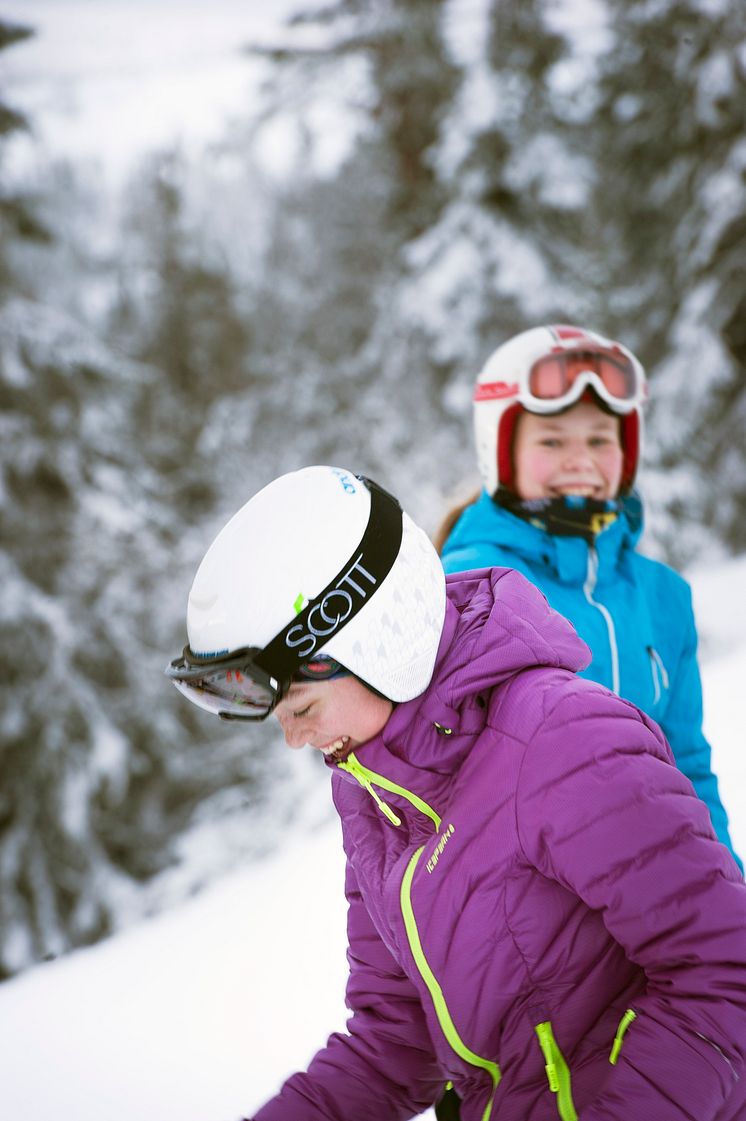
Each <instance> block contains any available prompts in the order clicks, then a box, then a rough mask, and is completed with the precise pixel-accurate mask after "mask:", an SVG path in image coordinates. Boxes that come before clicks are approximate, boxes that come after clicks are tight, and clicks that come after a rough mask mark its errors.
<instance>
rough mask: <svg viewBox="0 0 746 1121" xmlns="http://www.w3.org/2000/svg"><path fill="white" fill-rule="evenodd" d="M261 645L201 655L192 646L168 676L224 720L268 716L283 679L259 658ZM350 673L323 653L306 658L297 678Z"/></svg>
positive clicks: (329, 677) (320, 678)
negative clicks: (229, 651)
mask: <svg viewBox="0 0 746 1121" xmlns="http://www.w3.org/2000/svg"><path fill="white" fill-rule="evenodd" d="M259 654H261V650H260V649H259V647H244V648H243V649H241V650H235V651H233V652H232V653H231V654H227V655H225V657H218V658H210V659H206V658H200V657H199V655H197V654H194V653H193V652H192V650H190V648H189V647H188V646H185V647H184V651H183V653H182V656H181V657H180V658H176V659H174V661H173V662H171V664H170V665H169V666H168V668H167V669H166V676H167V677H168V678H169V679H170V680H171V681H172V682H173V684H174V685H175V686H176V688H177V689H178V690H179V692H180V693H182V694H183V695H184V696H185V697H187V699H188V700H190V701H192V703H193V704H196V705H198V706H199V707H200V708H203V709H205V710H206V711H207V712H212V713H214V714H215V715H217V716H222V717H223V719H224V720H264V719H266V717H267V716H269V714H270V713H271V712H272V709H273V708H274V707H275V705H276V704H277V702H278V701H279V699H280V689H279V682H278V681H277V679H276V678H274V677H272V675H271V674H269V673H267V671H266V670H264V669H262V667H261V666H260V665H258V664H257V662H256V657H257V655H259ZM347 674H349V670H347V669H345V667H344V666H342V665H341V664H340V663H339V662H337V661H336V660H335V659H334V658H330V657H328V656H327V655H325V654H320V655H318V657H316V658H313V659H312V660H311V661H309V662H304V663H303V664H302V665H301V666H299V667H298V669H297V671H296V673H295V674H294V675H293V678H292V680H293V681H331V680H332V679H333V678H338V677H344V676H346V675H347Z"/></svg>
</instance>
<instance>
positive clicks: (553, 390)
mask: <svg viewBox="0 0 746 1121" xmlns="http://www.w3.org/2000/svg"><path fill="white" fill-rule="evenodd" d="M586 389H593V390H594V392H595V393H597V394H598V396H599V397H600V399H601V400H602V401H604V402H605V403H606V404H607V405H608V407H609V408H610V409H611V410H612V412H615V413H621V414H626V413H631V412H632V411H633V410H634V409H636V408H638V407H639V406H640V405H641V404H642V403H643V401H644V400H645V376H644V374H643V371H642V367H641V366H640V364H639V363H638V362H637V361H636V359H634V358H632V357H631V356H630V355H629V354H627V353H625V351H623V350H622V349H621V348H617V347H609V348H605V347H598V348H593V349H583V350H557V351H555V352H550V353H549V354H545V355H543V356H542V357H541V358H539V359H537V361H536V362H534V363H533V365H532V366H531V367H530V368H529V369H528V370H527V371H522V373H521V376H520V377H519V379H518V381H517V382H513V383H506V382H483V383H481V384H478V385H477V386H476V389H475V392H474V400H475V401H494V400H497V399H499V398H503V397H513V396H517V397H518V400H519V401H520V403H521V404H522V405H523V406H524V407H525V408H527V409H529V410H530V411H531V412H536V413H556V412H560V411H561V410H562V409H565V408H568V407H569V406H570V405H573V404H575V402H576V401H578V400H579V399H580V397H581V396H582V395H583V393H584V392H585V391H586Z"/></svg>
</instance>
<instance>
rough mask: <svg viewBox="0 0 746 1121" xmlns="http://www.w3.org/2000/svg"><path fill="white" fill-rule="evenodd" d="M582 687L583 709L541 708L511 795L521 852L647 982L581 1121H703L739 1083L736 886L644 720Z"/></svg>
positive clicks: (741, 1037) (742, 1045)
mask: <svg viewBox="0 0 746 1121" xmlns="http://www.w3.org/2000/svg"><path fill="white" fill-rule="evenodd" d="M586 696H587V698H588V700H587V702H586V703H584V706H583V716H582V718H580V717H578V716H577V712H578V708H579V706H578V704H577V699H576V701H575V702H574V705H572V703H571V702H567V701H566V702H565V703H564V704H561V705H560V706H558V707H556V708H555V710H554V711H553V712H551V713H550V714H549V715H548V716H545V720H544V723H543V725H542V727H541V729H540V731H539V734H538V735H537V737H536V738H535V739H534V741H533V742H532V743H531V744H530V746H529V747H528V748H527V750H526V755H525V758H524V764H523V768H522V773H521V778H520V782H519V785H518V799H517V814H518V827H519V833H520V836H521V842H522V845H523V848H524V852H525V853H526V856H527V857H528V859H529V860H531V862H532V863H534V864H535V866H536V867H538V868H539V870H540V871H542V872H543V874H545V875H546V876H548V877H551V878H552V879H554V880H556V881H558V882H559V883H561V884H562V885H564V886H565V887H566V888H567V889H568V890H569V891H571V892H573V893H575V894H577V895H578V896H579V897H580V898H581V899H582V900H584V901H585V903H587V905H588V906H589V907H591V908H593V909H594V910H597V911H598V912H599V913H600V914H601V915H602V917H603V921H604V923H605V925H606V927H607V929H608V931H609V933H610V934H611V936H612V937H613V938H614V939H615V940H616V941H617V942H618V943H619V944H620V945H621V946H622V947H623V948H624V950H625V951H626V953H627V956H628V957H629V958H630V959H631V960H632V961H634V962H636V963H637V964H639V965H640V966H641V967H642V969H643V970H644V972H645V974H646V977H647V988H646V991H645V992H644V994H642V996H641V997H640V998H639V999H638V1000H636V1001H635V1004H634V1008H635V1011H636V1012H637V1019H636V1020H635V1022H634V1024H633V1025H632V1027H631V1028H630V1029H629V1031H628V1033H627V1036H626V1037H625V1042H624V1046H623V1049H622V1052H621V1057H620V1059H619V1062H618V1065H616V1066H614V1067H611V1066H610V1067H609V1077H608V1079H607V1081H606V1084H605V1088H604V1090H603V1092H602V1093H601V1095H600V1096H599V1097H598V1098H597V1099H596V1100H595V1101H594V1102H593V1103H592V1104H591V1105H590V1106H586V1107H585V1108H584V1109H583V1110H582V1113H581V1116H580V1121H629V1118H630V1117H638V1118H642V1117H645V1118H648V1117H650V1118H655V1119H656V1121H682V1119H684V1118H687V1119H689V1118H691V1119H692V1121H712V1119H713V1118H716V1117H717V1115H718V1113H719V1111H720V1110H721V1109H722V1108H723V1106H724V1103H725V1102H726V1101H727V1099H728V1098H729V1097H730V1095H732V1094H733V1095H734V1098H735V1097H738V1095H739V1094H740V1093H741V1092H742V1091H741V1087H743V1085H744V1082H743V1080H744V1078H746V885H744V883H743V881H742V879H741V878H740V876H739V874H738V870H737V868H736V866H735V864H734V863H733V861H732V859H731V857H730V855H729V854H728V853H727V852H726V850H725V849H724V848H723V847H722V846H721V845H718V844H717V843H716V842H715V840H714V837H713V834H712V830H711V828H710V823H709V819H708V816H707V811H706V808H705V806H704V805H703V804H702V803H701V802H700V800H699V799H698V798H696V797H695V795H694V793H693V791H692V788H691V785H690V783H689V782H688V780H687V779H686V778H685V777H684V776H683V775H682V774H681V773H680V772H679V771H678V770H677V769H676V768H675V767H674V766H673V765H672V764H671V763H670V762H668V761H667V752H666V748H665V744H664V741H663V739H662V736H661V734H660V732H659V730H658V729H657V728H656V726H655V725H653V724H652V722H648V721H647V720H646V719H645V718H643V717H642V716H641V714H639V713H638V711H637V710H636V709H634V708H633V707H632V706H631V705H627V704H626V703H625V702H623V701H621V700H619V699H618V698H612V697H610V696H609V694H605V693H603V692H602V691H600V690H598V691H597V692H595V693H594V692H591V693H588V694H586ZM563 709H564V710H565V717H567V714H568V713H569V712H570V710H572V713H574V716H571V717H569V718H563V712H562V710H563ZM739 1080H740V1086H739ZM739 1116H740V1114H739Z"/></svg>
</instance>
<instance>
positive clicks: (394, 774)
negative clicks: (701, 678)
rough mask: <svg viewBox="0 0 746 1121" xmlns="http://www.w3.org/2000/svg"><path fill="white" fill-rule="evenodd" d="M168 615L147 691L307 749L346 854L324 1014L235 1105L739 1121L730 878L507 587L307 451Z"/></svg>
mask: <svg viewBox="0 0 746 1121" xmlns="http://www.w3.org/2000/svg"><path fill="white" fill-rule="evenodd" d="M187 629H188V638H189V643H188V645H187V646H186V647H185V649H184V651H183V654H182V656H181V657H180V658H178V659H176V660H175V661H174V662H172V664H171V666H170V667H169V669H168V671H167V672H168V675H169V677H170V678H171V680H172V681H173V683H174V684H175V685H176V686H177V688H178V689H179V690H180V691H182V692H183V693H184V694H185V695H186V696H187V697H188V698H189V699H190V700H192V701H194V702H195V703H196V704H198V705H200V706H201V707H203V708H205V709H207V710H208V711H210V712H213V713H216V714H218V715H220V716H222V717H224V718H226V719H239V720H240V719H244V720H263V719H265V718H266V717H267V716H268V715H269V714H270V713H274V715H275V716H276V718H277V719H278V721H279V722H280V725H281V727H282V730H283V732H284V734H285V738H286V740H287V743H288V745H289V746H290V747H301V746H303V745H304V744H308V745H310V746H311V747H313V748H315V749H317V750H318V751H320V752H321V753H322V755H323V756H324V759H325V763H326V765H327V767H328V768H329V771H330V776H331V785H332V794H333V798H334V802H335V805H336V807H337V810H338V812H339V815H340V818H341V821H342V830H343V839H344V846H345V851H346V854H347V883H346V891H347V898H348V900H349V918H348V935H349V949H348V959H349V963H350V975H349V983H348V988H347V1003H348V1005H349V1008H350V1011H351V1016H350V1019H349V1021H348V1024H347V1030H346V1032H344V1033H336V1034H334V1035H332V1036H331V1037H330V1038H329V1040H328V1042H327V1044H326V1046H325V1047H323V1048H322V1050H321V1051H319V1052H318V1054H317V1055H316V1056H315V1058H314V1059H313V1060H312V1062H311V1064H310V1066H309V1069H308V1070H307V1071H306V1072H305V1073H299V1074H296V1075H294V1076H292V1077H291V1078H290V1079H288V1081H287V1082H286V1083H285V1085H284V1086H283V1087H282V1088H281V1089H280V1090H279V1092H278V1093H277V1095H276V1097H274V1098H273V1099H272V1100H271V1101H269V1102H268V1103H266V1104H265V1105H264V1106H263V1107H262V1108H261V1109H259V1111H258V1112H257V1113H256V1114H255V1121H380V1119H381V1118H386V1119H387V1121H404V1119H405V1118H410V1117H413V1116H415V1115H416V1114H418V1113H421V1112H422V1111H424V1110H426V1109H427V1108H428V1107H429V1106H430V1105H432V1104H433V1103H434V1102H435V1101H437V1100H438V1099H439V1098H440V1096H441V1094H442V1092H443V1088H444V1085H445V1084H451V1083H452V1084H453V1085H454V1086H455V1088H456V1090H457V1091H458V1094H459V1096H460V1098H461V1117H462V1118H463V1121H488V1119H489V1118H493V1119H494V1121H555V1119H557V1118H560V1119H561V1121H572V1119H576V1118H579V1119H580V1121H602V1119H603V1121H630V1119H634V1121H715V1119H717V1121H736V1119H738V1121H746V1077H745V1075H746V1069H745V1068H746V1063H745V1059H746V885H744V883H743V881H742V879H741V877H740V875H739V872H738V869H737V867H736V865H735V863H734V862H733V859H732V857H731V856H730V854H729V853H728V851H727V850H726V849H725V848H724V847H723V846H722V845H720V844H718V843H717V841H716V839H715V836H714V833H713V831H712V826H711V824H710V820H709V815H708V813H707V808H706V807H705V806H704V804H703V803H702V802H701V801H700V800H699V799H698V798H697V797H696V796H695V794H694V791H693V788H692V786H691V784H690V782H689V780H688V779H687V778H686V777H685V776H684V775H683V774H682V773H681V772H680V771H679V770H677V768H676V767H675V766H674V765H673V760H672V756H671V752H670V750H669V747H668V745H667V743H666V741H665V739H664V737H663V735H662V733H661V731H660V729H659V728H658V727H657V725H655V724H654V723H653V722H652V721H651V720H650V719H649V718H648V717H646V716H645V715H644V714H643V713H642V712H640V710H638V709H637V708H635V707H634V706H633V705H632V704H630V703H629V702H627V701H625V700H622V699H621V698H620V697H618V696H616V695H614V694H613V693H611V692H609V691H607V690H606V689H605V688H603V687H602V686H600V685H598V684H596V683H595V682H592V681H589V680H587V679H584V678H581V677H579V676H578V675H577V671H578V670H579V669H581V668H582V667H583V666H585V665H586V664H587V662H588V659H589V652H588V649H587V647H586V646H585V644H584V643H583V642H582V641H581V640H580V639H579V638H578V637H577V635H576V633H575V631H574V630H573V628H572V627H571V625H570V624H569V623H568V622H567V621H566V620H565V619H564V618H563V617H562V616H560V615H558V614H557V613H556V612H554V611H553V610H552V609H551V608H550V607H549V606H548V604H547V602H546V600H545V599H544V597H543V596H542V595H541V593H539V592H538V591H537V590H536V589H535V588H534V587H533V585H531V584H530V583H529V582H528V581H527V580H526V579H525V578H524V577H523V576H521V575H520V574H519V573H517V572H515V571H513V570H509V569H501V568H493V569H481V570H477V571H471V572H468V573H466V574H462V575H454V576H449V577H447V578H446V577H444V575H443V572H442V569H441V565H440V561H439V559H438V556H437V554H436V552H435V550H434V548H433V547H432V545H431V544H430V542H429V541H428V539H427V537H426V535H425V534H424V532H423V531H422V530H420V529H419V528H418V527H417V526H416V525H415V524H414V523H413V522H412V521H411V519H410V518H409V517H408V516H407V515H406V514H405V513H403V512H402V510H401V509H400V507H399V505H398V503H397V502H396V500H395V499H393V498H392V497H391V496H390V495H388V494H387V493H386V492H385V491H382V490H381V489H380V488H379V487H377V486H376V485H375V484H373V483H371V482H370V481H369V480H365V479H361V478H359V477H356V476H355V475H354V474H352V473H351V472H349V471H346V470H343V469H340V468H332V467H309V468H306V469H304V470H302V471H298V472H295V473H292V474H290V475H285V476H282V477H281V478H280V479H277V480H275V482H273V483H271V484H270V485H269V486H268V487H265V489H264V490H262V491H260V492H259V494H257V495H256V496H255V497H254V498H252V499H251V501H249V502H248V503H247V504H246V505H245V506H244V507H243V508H242V509H241V510H239V512H238V513H237V514H236V515H235V517H234V518H233V519H232V520H231V521H230V522H229V523H228V525H227V526H225V528H224V529H223V530H222V532H221V533H220V534H219V535H218V537H217V538H216V540H215V541H214V543H213V544H212V546H211V547H210V549H209V550H208V552H207V554H206V556H205V558H204V560H203V561H202V564H201V565H200V568H199V570H198V572H197V576H196V578H195V581H194V584H193V587H192V590H191V593H190V597H189V607H188V615H187ZM311 873H312V870H311V869H309V874H311ZM299 998H300V999H302V994H299Z"/></svg>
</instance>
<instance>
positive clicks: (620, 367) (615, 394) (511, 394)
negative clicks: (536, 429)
mask: <svg viewBox="0 0 746 1121" xmlns="http://www.w3.org/2000/svg"><path fill="white" fill-rule="evenodd" d="M588 390H593V392H594V393H595V394H596V395H597V397H598V398H599V399H600V400H601V401H602V402H603V403H604V404H605V405H606V406H607V407H608V408H609V409H610V410H611V411H612V412H613V413H616V414H617V415H618V416H619V417H620V418H621V439H622V449H623V452H624V462H623V468H622V481H621V488H622V490H623V491H627V490H629V488H630V487H631V486H632V483H633V482H634V478H635V474H636V471H637V465H638V462H639V458H640V448H641V440H642V409H643V405H644V402H645V400H646V397H647V383H646V379H645V371H644V369H643V367H642V365H641V363H640V362H639V361H638V359H637V358H636V357H635V355H634V354H633V353H632V351H630V350H628V349H627V348H626V347H624V346H622V345H621V343H617V342H613V341H612V340H611V339H606V338H604V337H603V335H599V334H597V333H596V332H595V331H589V330H586V329H585V328H583V327H572V326H563V325H552V326H543V327H533V328H531V329H530V330H528V331H522V332H521V333H520V334H519V335H515V336H514V337H513V338H512V339H508V341H507V342H506V343H503V344H502V346H499V347H498V348H497V350H495V351H494V352H493V353H492V354H491V355H490V357H489V358H488V359H487V362H486V363H485V365H484V368H483V369H482V371H481V373H480V374H479V376H478V378H477V382H476V386H475V388H474V434H475V438H476V446H477V459H478V462H479V470H480V472H481V475H482V480H483V483H484V487H485V490H486V491H487V493H488V494H490V495H494V494H495V492H496V491H497V488H498V487H499V486H505V487H508V488H512V487H513V484H514V477H513V474H514V469H513V455H512V452H513V435H514V431H515V423H516V419H517V417H518V416H519V414H520V411H521V410H522V409H525V410H526V411H528V412H532V413H540V414H543V415H546V414H551V413H558V412H563V411H564V410H565V409H568V408H570V407H571V406H572V405H574V404H575V403H576V402H577V401H579V400H580V398H581V397H582V396H583V394H584V393H587V392H588Z"/></svg>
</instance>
